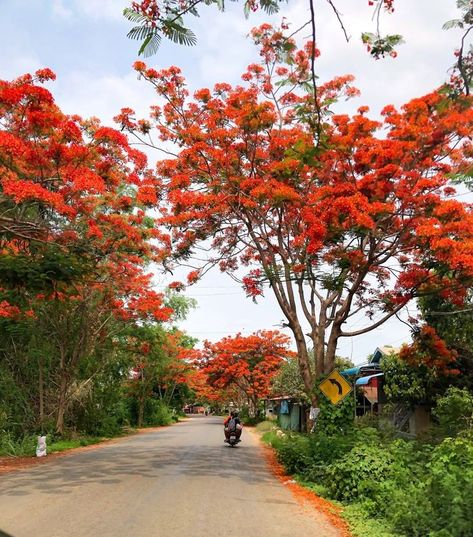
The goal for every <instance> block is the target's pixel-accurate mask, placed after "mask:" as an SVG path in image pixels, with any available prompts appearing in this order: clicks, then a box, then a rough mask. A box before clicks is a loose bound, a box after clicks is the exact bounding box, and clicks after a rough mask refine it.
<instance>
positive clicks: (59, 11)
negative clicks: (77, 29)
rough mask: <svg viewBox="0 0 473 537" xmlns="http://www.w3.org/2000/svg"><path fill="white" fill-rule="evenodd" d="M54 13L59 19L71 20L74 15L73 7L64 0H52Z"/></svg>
mask: <svg viewBox="0 0 473 537" xmlns="http://www.w3.org/2000/svg"><path fill="white" fill-rule="evenodd" d="M52 10H53V15H54V16H55V17H57V18H59V19H66V20H70V19H72V17H73V15H74V14H73V12H72V10H71V9H69V8H67V7H66V6H65V5H64V0H52Z"/></svg>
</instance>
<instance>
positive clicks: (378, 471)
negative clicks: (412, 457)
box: [325, 444, 394, 502]
mask: <svg viewBox="0 0 473 537" xmlns="http://www.w3.org/2000/svg"><path fill="white" fill-rule="evenodd" d="M393 462H394V461H393V457H392V455H391V454H390V453H389V452H388V451H386V449H384V448H383V446H379V445H375V444H367V445H363V444H358V445H355V446H354V447H353V449H352V450H351V451H350V452H349V453H347V454H346V455H345V456H344V457H342V459H340V460H339V461H336V462H334V463H332V464H331V465H330V466H329V468H327V472H326V474H325V479H326V483H325V485H326V487H327V490H328V492H329V494H330V495H331V497H332V498H335V499H336V500H342V501H348V502H350V501H360V500H371V501H372V499H373V497H374V496H375V495H376V492H377V490H378V489H379V484H380V482H382V481H384V480H386V479H387V478H389V477H390V475H391V472H392V470H391V468H392V464H393Z"/></svg>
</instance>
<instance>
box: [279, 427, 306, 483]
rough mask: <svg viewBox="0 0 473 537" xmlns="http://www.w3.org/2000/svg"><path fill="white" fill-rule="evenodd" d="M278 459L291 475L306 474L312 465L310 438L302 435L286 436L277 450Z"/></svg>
mask: <svg viewBox="0 0 473 537" xmlns="http://www.w3.org/2000/svg"><path fill="white" fill-rule="evenodd" d="M277 457H278V460H279V462H280V463H281V464H282V465H283V466H284V468H285V469H286V470H287V471H288V472H289V473H290V474H300V473H304V471H305V470H306V469H307V467H308V466H309V464H310V440H309V438H308V437H307V436H302V435H286V437H285V438H284V439H283V440H282V441H281V443H280V445H279V447H278V448H277Z"/></svg>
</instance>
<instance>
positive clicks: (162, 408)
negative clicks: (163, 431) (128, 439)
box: [145, 399, 173, 427]
mask: <svg viewBox="0 0 473 537" xmlns="http://www.w3.org/2000/svg"><path fill="white" fill-rule="evenodd" d="M171 423H173V413H172V410H171V409H170V408H169V407H168V406H167V405H166V403H163V402H162V401H159V400H156V399H148V400H147V401H146V404H145V424H146V425H151V426H155V427H156V426H159V425H169V424H171Z"/></svg>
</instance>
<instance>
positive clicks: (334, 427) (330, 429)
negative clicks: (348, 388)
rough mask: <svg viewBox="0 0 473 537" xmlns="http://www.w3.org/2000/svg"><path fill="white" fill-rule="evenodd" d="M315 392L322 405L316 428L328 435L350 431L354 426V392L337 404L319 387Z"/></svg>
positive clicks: (320, 405)
mask: <svg viewBox="0 0 473 537" xmlns="http://www.w3.org/2000/svg"><path fill="white" fill-rule="evenodd" d="M315 393H316V394H317V398H318V404H319V407H320V414H319V417H318V419H317V425H316V430H320V431H322V432H323V433H324V434H328V435H337V434H344V433H347V432H348V431H350V430H351V429H352V428H353V425H354V416H355V402H354V399H353V393H350V394H349V395H348V396H347V397H345V399H344V400H343V401H341V402H340V403H338V404H337V405H334V404H332V403H331V402H330V401H329V400H328V399H327V397H326V396H325V395H324V394H323V393H322V392H321V391H320V390H319V388H318V387H317V388H316V390H315Z"/></svg>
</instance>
